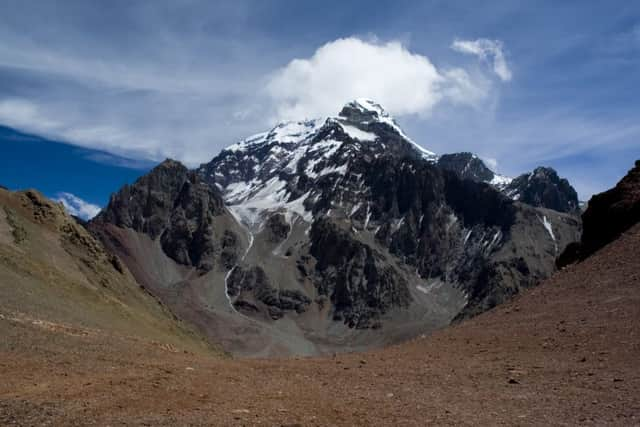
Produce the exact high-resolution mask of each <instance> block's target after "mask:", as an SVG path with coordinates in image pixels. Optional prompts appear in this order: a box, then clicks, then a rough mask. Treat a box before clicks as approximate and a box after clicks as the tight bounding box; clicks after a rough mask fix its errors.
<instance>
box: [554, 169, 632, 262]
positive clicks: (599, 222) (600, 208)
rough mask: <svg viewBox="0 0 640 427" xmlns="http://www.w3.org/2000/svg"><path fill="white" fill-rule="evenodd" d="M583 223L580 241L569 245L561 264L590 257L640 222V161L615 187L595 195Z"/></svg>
mask: <svg viewBox="0 0 640 427" xmlns="http://www.w3.org/2000/svg"><path fill="white" fill-rule="evenodd" d="M582 222H583V227H584V230H583V233H582V237H581V239H580V242H577V243H575V244H572V245H569V247H567V249H566V251H565V252H563V253H562V256H561V257H560V258H559V259H558V265H559V266H564V265H567V264H569V263H572V262H575V261H578V260H583V259H585V258H587V257H588V256H590V255H591V254H593V253H594V252H595V251H597V250H598V249H600V248H601V247H603V246H604V245H606V244H608V243H610V242H612V241H613V240H615V239H617V238H618V236H620V234H622V233H623V232H624V231H626V230H627V229H629V228H630V227H631V226H633V225H634V224H636V223H638V222H640V160H636V162H635V166H634V167H633V168H632V169H631V170H630V171H629V172H628V173H627V175H626V176H625V177H624V178H622V180H621V181H620V182H618V184H617V185H616V186H615V187H614V188H612V189H610V190H607V191H605V192H604V193H600V194H596V195H595V196H593V197H592V198H591V200H590V201H589V204H588V207H587V210H586V211H585V212H584V213H583V214H582Z"/></svg>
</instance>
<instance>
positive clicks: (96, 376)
mask: <svg viewBox="0 0 640 427" xmlns="http://www.w3.org/2000/svg"><path fill="white" fill-rule="evenodd" d="M638 254H640V224H639V225H636V226H635V227H634V228H632V229H631V230H630V231H628V232H627V233H626V234H625V235H624V236H623V237H622V238H621V239H619V240H618V241H616V242H614V243H612V244H611V245H609V246H607V247H605V248H604V249H602V250H601V251H600V252H598V253H596V254H595V255H594V256H592V257H591V258H589V259H587V260H586V261H585V262H583V263H581V264H578V265H573V266H570V267H568V268H566V269H564V270H563V271H561V272H560V273H558V274H556V275H555V276H554V277H552V278H551V279H550V280H548V281H546V282H545V283H544V284H542V285H541V286H539V287H537V288H536V289H534V290H532V291H530V292H527V293H525V294H523V295H521V296H519V297H517V298H516V299H514V300H513V301H511V302H510V303H507V304H505V305H502V306H500V307H498V308H496V309H494V310H492V311H490V312H487V313H485V314H483V315H481V316H478V317H476V318H474V319H472V320H470V321H467V322H464V323H462V324H459V325H456V326H453V327H450V328H447V329H445V330H442V331H440V332H438V333H435V334H434V335H432V336H429V337H423V338H420V339H416V340H414V341H411V342H408V343H405V344H402V345H398V346H394V347H389V348H386V349H383V350H379V351H375V352H368V353H359V354H357V353H354V354H345V355H340V356H336V357H329V358H298V359H271V360H255V359H252V360H247V359H245V360H242V359H235V360H233V359H225V358H220V357H207V356H202V355H196V354H193V353H189V352H184V351H182V350H181V349H177V348H175V347H172V346H167V345H163V344H161V343H153V342H147V341H144V340H140V339H136V338H132V337H123V336H118V335H113V334H108V333H106V332H102V331H100V330H83V329H82V328H78V327H73V326H71V325H62V324H55V323H51V322H42V321H41V320H39V319H36V318H30V317H24V316H22V317H21V316H17V315H15V313H14V314H9V313H3V314H2V317H0V341H1V343H0V379H1V381H0V425H56V426H57V425H92V424H95V425H114V426H115V425H154V426H155V425H171V426H174V425H223V426H224V425H230V426H235V425H247V426H249V425H267V426H285V425H288V426H294V425H300V426H326V425H347V426H352V425H356V426H358V425H362V426H365V425H374V426H375V425H392V426H424V425H430V424H437V425H576V424H593V425H605V424H611V425H624V426H628V425H640V256H639V255H638Z"/></svg>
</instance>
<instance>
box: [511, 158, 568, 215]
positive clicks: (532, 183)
mask: <svg viewBox="0 0 640 427" xmlns="http://www.w3.org/2000/svg"><path fill="white" fill-rule="evenodd" d="M503 191H504V192H505V194H507V196H509V197H511V198H512V199H514V200H519V201H521V202H523V203H526V204H529V205H531V206H540V207H545V208H549V209H553V210H556V211H559V212H570V213H575V214H577V213H579V212H580V203H579V202H578V193H576V190H574V189H573V187H572V186H571V184H569V181H567V180H566V179H565V178H560V177H559V176H558V173H557V172H556V171H555V170H553V169H552V168H547V167H538V168H536V169H534V170H533V172H531V173H527V174H524V175H520V176H519V177H517V178H515V179H513V180H512V181H511V182H510V183H509V184H507V185H506V186H505V187H504V190H503Z"/></svg>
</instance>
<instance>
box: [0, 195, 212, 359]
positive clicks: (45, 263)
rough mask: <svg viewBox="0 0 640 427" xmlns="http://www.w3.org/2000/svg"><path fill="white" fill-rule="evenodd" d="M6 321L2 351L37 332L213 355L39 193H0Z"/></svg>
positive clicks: (0, 315) (0, 285) (0, 308)
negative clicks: (32, 330)
mask: <svg viewBox="0 0 640 427" xmlns="http://www.w3.org/2000/svg"><path fill="white" fill-rule="evenodd" d="M0 320H2V325H1V328H2V331H0V336H2V337H3V338H2V340H0V341H2V343H1V344H0V352H2V351H7V348H8V347H5V346H10V343H11V342H14V343H15V338H16V336H17V337H19V336H20V331H22V330H25V329H30V328H36V329H40V330H42V331H53V332H59V333H61V334H62V335H63V336H65V335H66V336H71V335H73V336H80V337H82V336H89V335H91V336H96V335H107V334H113V335H115V336H118V337H120V338H121V339H130V340H134V339H135V340H137V341H139V342H141V343H142V342H144V343H146V344H152V343H155V345H162V346H165V347H166V348H181V349H185V350H190V351H197V352H210V350H211V346H209V345H208V344H206V343H205V341H204V340H203V339H202V338H201V337H200V336H199V335H198V334H197V333H195V332H194V331H193V329H192V328H191V326H189V325H186V324H184V323H182V322H179V321H177V320H176V319H175V318H174V316H173V314H172V313H171V312H170V311H169V310H167V309H166V307H164V306H163V305H161V304H160V303H159V301H158V300H156V299H155V298H154V297H153V296H151V295H149V294H148V293H147V292H145V291H144V290H143V289H141V288H140V286H139V285H138V283H137V282H136V281H135V279H134V277H133V276H132V274H131V273H130V272H129V270H128V269H127V268H126V266H125V265H124V264H123V263H122V262H121V261H120V259H119V258H118V257H117V256H115V255H113V254H111V253H109V252H108V251H107V250H105V248H104V246H103V245H102V244H101V243H100V242H99V241H98V240H96V239H95V238H94V237H93V236H91V234H89V232H88V231H87V230H86V229H85V228H84V227H83V226H82V225H80V224H78V223H77V222H76V221H75V220H74V219H73V218H72V217H71V216H70V215H68V214H67V213H66V212H65V210H64V208H63V206H62V205H61V204H59V203H55V202H52V201H51V200H48V199H46V198H45V197H44V196H42V195H41V194H40V193H38V192H37V191H35V190H26V191H18V192H11V191H7V190H3V189H0ZM7 325H9V326H11V325H13V327H9V328H8V329H6V327H7ZM3 354H5V353H3Z"/></svg>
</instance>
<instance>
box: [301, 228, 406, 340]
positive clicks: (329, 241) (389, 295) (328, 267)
mask: <svg viewBox="0 0 640 427" xmlns="http://www.w3.org/2000/svg"><path fill="white" fill-rule="evenodd" d="M310 238H311V250H310V252H311V255H313V256H314V257H315V259H316V261H317V264H316V277H315V280H314V283H315V285H316V287H317V288H318V293H319V294H320V295H327V296H329V297H330V300H331V302H332V303H333V305H334V307H335V309H334V314H333V318H334V320H344V322H345V323H346V324H347V325H349V327H352V328H353V327H357V328H364V327H369V326H371V325H372V320H374V319H377V318H379V317H380V316H381V315H383V314H384V313H385V312H386V311H387V310H389V309H390V308H392V307H408V306H409V303H410V302H411V301H412V298H411V294H410V293H409V288H408V283H407V282H406V280H405V279H404V278H403V277H402V276H401V275H400V274H398V272H397V271H396V270H395V269H394V268H393V267H392V266H390V265H389V264H388V261H387V260H386V259H385V258H384V257H383V256H382V255H381V254H379V253H376V251H375V250H374V249H372V248H371V247H370V246H368V245H366V244H363V243H361V242H359V241H358V240H356V239H355V238H353V236H352V235H351V233H349V232H348V231H344V230H342V229H341V228H340V227H339V226H337V225H336V224H334V223H332V222H331V220H329V219H328V218H320V219H318V220H316V221H315V222H314V223H313V226H312V227H311V234H310ZM374 323H375V322H374Z"/></svg>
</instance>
